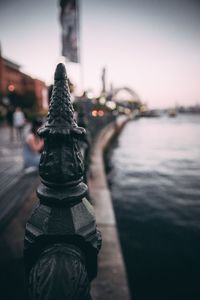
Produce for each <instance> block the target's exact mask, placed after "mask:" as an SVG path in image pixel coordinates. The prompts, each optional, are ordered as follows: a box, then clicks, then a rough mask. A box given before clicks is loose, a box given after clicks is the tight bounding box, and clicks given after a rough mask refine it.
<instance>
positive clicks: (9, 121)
mask: <svg viewBox="0 0 200 300" xmlns="http://www.w3.org/2000/svg"><path fill="white" fill-rule="evenodd" d="M13 114H14V107H12V106H9V107H8V110H7V113H6V120H7V124H8V126H9V128H10V141H11V142H12V141H13V139H14V127H13Z"/></svg>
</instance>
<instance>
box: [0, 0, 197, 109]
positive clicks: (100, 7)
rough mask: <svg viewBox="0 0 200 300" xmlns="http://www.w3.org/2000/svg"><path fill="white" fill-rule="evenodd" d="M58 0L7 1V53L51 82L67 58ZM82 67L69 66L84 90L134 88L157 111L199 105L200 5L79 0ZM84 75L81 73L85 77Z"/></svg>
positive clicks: (2, 10) (177, 0)
mask: <svg viewBox="0 0 200 300" xmlns="http://www.w3.org/2000/svg"><path fill="white" fill-rule="evenodd" d="M58 4H59V1H57V0H35V1H31V0H9V1H2V0H0V42H1V46H2V52H3V56H5V57H6V58H9V59H11V60H14V61H15V62H17V63H19V64H20V65H22V67H23V68H22V70H24V71H25V72H27V73H29V74H30V75H31V76H33V77H37V78H40V79H42V80H44V81H46V83H47V84H50V83H52V79H53V73H54V69H55V66H56V64H57V63H58V62H60V61H62V58H61V56H60V55H61V27H60V23H59V13H60V11H59V6H58ZM80 11H81V20H80V24H81V66H78V65H75V64H72V63H70V64H67V71H68V74H69V77H70V78H71V79H72V81H73V82H74V83H75V85H77V86H78V89H79V90H80V88H81V86H84V88H85V89H89V88H90V89H92V90H93V91H94V93H95V94H97V93H98V92H99V91H100V89H101V86H100V77H101V69H102V68H103V67H104V66H106V68H107V86H108V87H109V86H110V84H111V83H112V84H113V86H114V87H122V86H129V87H131V88H132V89H133V90H135V91H136V93H137V94H139V96H140V98H141V100H142V101H143V102H145V103H147V104H148V105H149V106H150V107H166V106H173V105H176V104H179V105H181V104H182V105H194V104H195V103H200V2H199V1H195V0H190V1H187V0H168V1H164V0H163V1H162V0H154V1H153V0H123V1H122V0H109V1H107V0H101V1H98V0H80ZM80 74H81V75H80Z"/></svg>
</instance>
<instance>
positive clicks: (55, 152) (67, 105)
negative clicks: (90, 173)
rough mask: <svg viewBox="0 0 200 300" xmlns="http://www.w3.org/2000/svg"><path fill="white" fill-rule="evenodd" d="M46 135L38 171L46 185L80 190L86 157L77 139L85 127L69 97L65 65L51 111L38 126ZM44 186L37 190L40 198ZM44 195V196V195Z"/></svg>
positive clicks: (58, 75) (59, 68)
mask: <svg viewBox="0 0 200 300" xmlns="http://www.w3.org/2000/svg"><path fill="white" fill-rule="evenodd" d="M38 133H39V135H40V136H42V137H44V144H45V146H44V151H43V153H42V155H41V160H40V165H39V173H40V177H41V179H42V183H43V184H44V185H45V186H46V187H49V186H53V187H56V186H58V187H61V186H62V187H63V188H65V187H67V186H73V187H74V188H75V187H77V188H78V189H79V193H80V192H81V193H82V192H83V190H84V193H85V190H86V189H85V188H84V189H83V190H82V191H81V190H80V186H78V184H79V183H81V182H82V179H83V173H84V170H83V159H82V156H81V153H80V149H79V143H78V139H82V138H83V135H84V133H85V130H84V129H83V128H81V127H78V126H77V123H76V121H75V118H74V109H73V106H72V103H71V99H70V93H69V87H68V83H67V75H66V70H65V66H64V65H63V64H58V66H57V68H56V71H55V83H54V87H53V92H52V96H51V102H50V107H49V113H48V116H47V121H46V123H45V125H44V126H43V127H42V128H40V129H39V131H38ZM40 192H41V189H39V191H38V193H39V194H38V196H39V197H40V196H41V195H40ZM43 198H44V197H43Z"/></svg>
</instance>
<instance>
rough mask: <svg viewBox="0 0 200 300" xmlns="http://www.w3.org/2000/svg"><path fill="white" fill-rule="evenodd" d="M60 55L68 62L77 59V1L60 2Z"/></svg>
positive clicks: (64, 0)
mask: <svg viewBox="0 0 200 300" xmlns="http://www.w3.org/2000/svg"><path fill="white" fill-rule="evenodd" d="M60 6H61V14H60V22H61V26H62V55H63V56H65V57H66V59H67V60H68V61H70V62H75V63H78V62H79V61H80V59H79V10H78V0H61V1H60Z"/></svg>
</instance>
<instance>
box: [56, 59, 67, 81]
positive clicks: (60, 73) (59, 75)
mask: <svg viewBox="0 0 200 300" xmlns="http://www.w3.org/2000/svg"><path fill="white" fill-rule="evenodd" d="M54 79H55V80H66V79H67V72H66V69H65V65H64V64H62V63H60V64H58V65H57V67H56V71H55V75H54Z"/></svg>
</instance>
